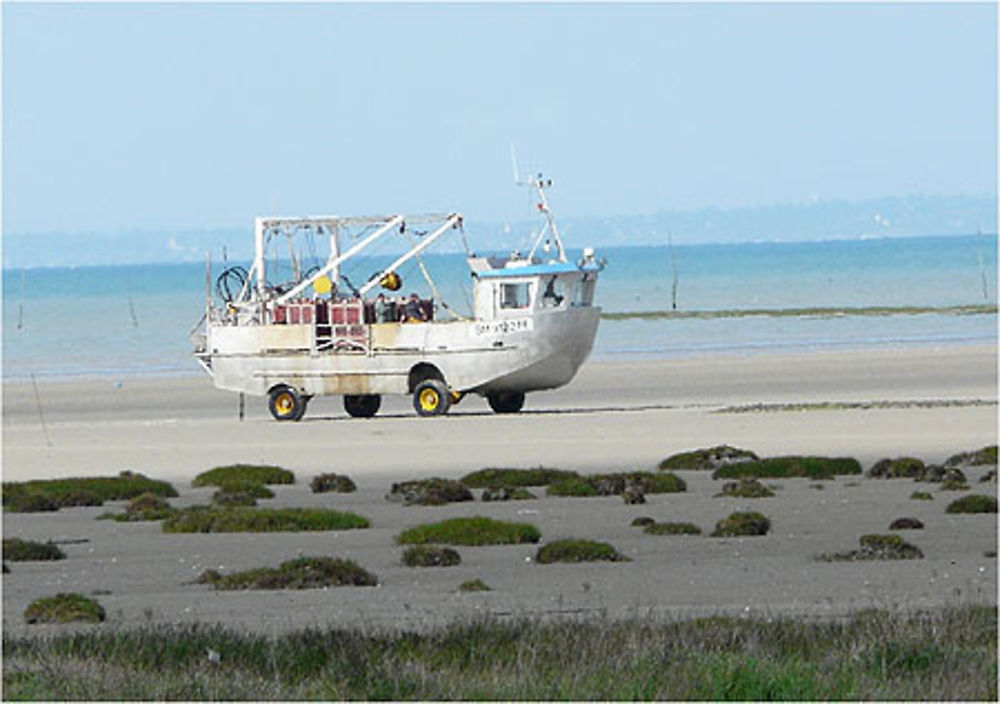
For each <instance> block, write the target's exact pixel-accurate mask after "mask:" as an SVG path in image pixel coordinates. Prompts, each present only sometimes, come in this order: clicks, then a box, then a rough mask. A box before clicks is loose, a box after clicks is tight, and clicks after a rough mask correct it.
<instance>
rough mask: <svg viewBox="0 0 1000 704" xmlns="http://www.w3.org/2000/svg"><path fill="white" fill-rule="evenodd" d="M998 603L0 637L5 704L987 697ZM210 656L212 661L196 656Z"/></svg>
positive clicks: (993, 678)
mask: <svg viewBox="0 0 1000 704" xmlns="http://www.w3.org/2000/svg"><path fill="white" fill-rule="evenodd" d="M996 629H997V610H996V608H995V607H984V606H963V607H952V608H945V609H939V610H934V611H929V612H915V613H906V612H901V611H875V610H868V611H862V612H858V613H855V614H853V615H851V616H849V617H847V618H844V619H838V620H835V621H815V620H803V619H792V618H774V617H770V616H769V617H767V618H764V617H749V618H727V617H714V618H700V619H691V620H684V621H664V620H656V619H649V618H639V617H635V618H631V619H623V620H612V619H608V618H594V619H585V620H581V619H562V620H546V621H538V620H528V619H526V618H524V619H515V620H510V621H507V620H505V621H498V620H489V619H485V618H484V619H477V620H465V621H459V622H456V623H453V624H452V625H449V626H446V627H439V628H436V629H433V630H430V631H428V632H424V633H413V632H405V631H399V630H393V631H387V632H385V633H380V632H372V631H363V630H346V629H337V628H326V629H319V628H313V629H308V630H302V631H296V632H293V633H288V634H286V635H280V636H273V635H263V634H255V633H247V632H245V631H239V630H231V629H226V628H223V627H220V626H214V625H206V624H191V625H157V626H148V627H142V628H136V629H133V630H124V629H120V628H109V627H108V626H102V627H101V628H100V629H99V630H88V631H84V632H77V633H65V634H54V635H51V636H50V637H46V638H32V637H30V636H23V635H14V634H13V633H12V632H8V631H7V630H5V631H4V634H3V652H4V659H3V684H4V697H5V699H9V700H23V699H34V700H97V699H105V700H108V699H113V700H121V699H126V700H133V699H137V700H209V699H211V700H344V699H363V700H374V699H396V700H473V699H478V700H482V699H487V700H521V701H529V700H612V701H622V700H629V701H631V700H708V701H716V700H730V701H745V700H754V701H759V700H804V701H829V700H862V701H865V700H895V701H907V700H924V701H984V700H994V701H995V700H996V682H997V639H996ZM210 650H211V651H215V652H217V653H219V654H220V662H218V663H217V664H213V663H210V662H208V660H207V658H206V653H207V652H209V651H210Z"/></svg>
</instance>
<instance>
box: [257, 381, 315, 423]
mask: <svg viewBox="0 0 1000 704" xmlns="http://www.w3.org/2000/svg"><path fill="white" fill-rule="evenodd" d="M308 403H309V399H308V397H305V396H302V395H301V394H300V393H299V392H298V391H296V390H295V389H293V388H292V387H291V386H276V387H275V388H274V389H273V390H272V391H271V393H270V395H269V396H268V400H267V408H268V410H269V411H271V415H272V416H273V417H274V419H275V420H300V419H301V418H302V416H303V415H305V412H306V404H308Z"/></svg>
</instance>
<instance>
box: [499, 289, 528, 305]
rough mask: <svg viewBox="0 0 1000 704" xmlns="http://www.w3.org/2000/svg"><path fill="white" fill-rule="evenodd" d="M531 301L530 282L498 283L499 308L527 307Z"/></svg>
mask: <svg viewBox="0 0 1000 704" xmlns="http://www.w3.org/2000/svg"><path fill="white" fill-rule="evenodd" d="M530 303H531V284H530V283H521V284H500V307H501V308H527V307H528V304H530Z"/></svg>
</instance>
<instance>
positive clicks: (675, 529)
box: [642, 523, 701, 535]
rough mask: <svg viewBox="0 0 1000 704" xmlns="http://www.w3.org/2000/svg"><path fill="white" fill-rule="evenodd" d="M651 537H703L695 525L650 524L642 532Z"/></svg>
mask: <svg viewBox="0 0 1000 704" xmlns="http://www.w3.org/2000/svg"><path fill="white" fill-rule="evenodd" d="M642 532H643V533H649V534H650V535H701V528H699V527H698V526H696V525H695V524H694V523H650V524H648V525H647V526H646V527H645V528H643V530H642Z"/></svg>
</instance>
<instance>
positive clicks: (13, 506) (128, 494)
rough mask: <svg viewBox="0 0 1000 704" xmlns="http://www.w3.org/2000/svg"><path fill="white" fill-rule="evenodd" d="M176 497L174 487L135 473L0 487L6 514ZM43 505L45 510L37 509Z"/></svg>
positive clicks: (11, 483) (12, 484) (7, 483)
mask: <svg viewBox="0 0 1000 704" xmlns="http://www.w3.org/2000/svg"><path fill="white" fill-rule="evenodd" d="M147 492H149V493H152V494H155V495H156V496H164V497H173V496H177V490H176V489H174V487H173V486H172V485H171V484H169V483H167V482H162V481H157V480H155V479H150V478H149V477H146V476H144V475H142V474H137V473H135V472H122V473H120V474H119V475H118V476H117V477H82V478H78V479H33V480H31V481H27V482H4V483H3V506H4V508H5V509H6V510H8V511H37V510H53V511H54V510H58V509H59V508H60V507H63V506H100V505H101V504H103V503H104V502H105V501H116V500H121V499H131V498H133V497H135V496H138V495H139V494H144V493H147ZM42 502H47V503H48V505H49V508H47V509H46V508H39V505H40V504H41V503H42Z"/></svg>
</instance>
